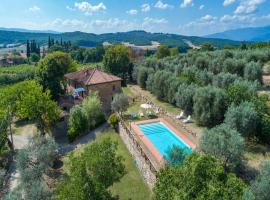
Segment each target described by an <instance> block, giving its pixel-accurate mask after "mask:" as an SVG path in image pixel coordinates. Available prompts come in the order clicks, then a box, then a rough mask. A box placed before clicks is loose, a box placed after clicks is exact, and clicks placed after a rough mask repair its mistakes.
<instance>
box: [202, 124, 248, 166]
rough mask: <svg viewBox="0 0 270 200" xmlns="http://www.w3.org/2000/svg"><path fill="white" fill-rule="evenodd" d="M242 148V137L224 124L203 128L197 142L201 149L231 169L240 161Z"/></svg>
mask: <svg viewBox="0 0 270 200" xmlns="http://www.w3.org/2000/svg"><path fill="white" fill-rule="evenodd" d="M244 148H245V143H244V139H243V137H242V136H241V135H240V134H239V133H238V132H237V131H236V130H234V129H232V128H231V127H229V126H227V125H225V124H222V125H220V126H216V127H214V128H212V129H205V130H204V133H203V135H202V137H201V139H200V144H199V149H200V150H201V151H203V152H205V153H207V154H209V155H212V156H214V157H215V158H216V159H218V160H220V161H221V163H222V165H223V166H224V168H225V169H233V168H234V167H236V166H237V165H238V164H239V163H240V162H241V159H242V155H243V152H244Z"/></svg>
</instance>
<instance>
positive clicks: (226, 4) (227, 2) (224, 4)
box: [223, 0, 236, 6]
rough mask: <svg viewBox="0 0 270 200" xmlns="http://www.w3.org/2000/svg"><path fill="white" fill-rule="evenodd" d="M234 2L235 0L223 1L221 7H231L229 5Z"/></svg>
mask: <svg viewBox="0 0 270 200" xmlns="http://www.w3.org/2000/svg"><path fill="white" fill-rule="evenodd" d="M235 1H236V0H224V2H223V6H228V5H231V4H233V3H234V2H235Z"/></svg>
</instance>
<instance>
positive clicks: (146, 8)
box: [141, 3, 151, 12]
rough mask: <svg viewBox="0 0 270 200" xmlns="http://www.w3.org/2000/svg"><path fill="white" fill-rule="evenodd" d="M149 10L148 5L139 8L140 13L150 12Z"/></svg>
mask: <svg viewBox="0 0 270 200" xmlns="http://www.w3.org/2000/svg"><path fill="white" fill-rule="evenodd" d="M150 9H151V7H150V5H149V4H148V3H146V4H143V5H142V6H141V11H142V12H148V11H150Z"/></svg>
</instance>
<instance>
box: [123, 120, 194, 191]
mask: <svg viewBox="0 0 270 200" xmlns="http://www.w3.org/2000/svg"><path fill="white" fill-rule="evenodd" d="M156 122H162V123H164V124H165V125H166V126H167V127H168V128H169V129H170V130H171V131H172V132H173V133H175V134H176V135H177V136H178V137H180V138H181V139H182V140H183V141H184V142H185V143H186V144H188V145H189V146H190V147H191V148H192V149H195V148H196V145H195V144H194V143H192V142H191V141H190V140H189V139H188V138H187V137H186V136H185V135H184V133H181V132H179V131H178V130H177V129H176V128H174V127H173V126H172V125H171V124H170V123H168V122H167V121H166V120H164V119H163V118H157V119H150V120H144V121H138V122H132V123H130V124H129V125H127V124H126V123H125V122H124V121H122V120H120V122H119V134H120V137H121V138H122V140H123V142H124V143H125V145H126V147H127V149H128V150H129V152H130V153H131V155H132V157H133V159H134V161H135V163H136V165H137V168H138V169H139V171H140V173H141V175H142V176H143V178H144V180H145V182H146V183H147V184H148V185H149V186H150V188H153V186H154V184H155V182H156V175H157V173H158V171H159V170H160V169H161V168H162V167H164V165H165V160H164V158H163V156H162V155H161V154H160V152H159V151H158V150H157V149H156V148H155V147H154V146H153V144H152V143H151V142H150V141H149V140H148V139H147V138H146V136H145V135H144V133H143V132H142V131H141V130H140V129H139V127H138V125H142V124H149V123H156Z"/></svg>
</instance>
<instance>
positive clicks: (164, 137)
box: [138, 122, 191, 158]
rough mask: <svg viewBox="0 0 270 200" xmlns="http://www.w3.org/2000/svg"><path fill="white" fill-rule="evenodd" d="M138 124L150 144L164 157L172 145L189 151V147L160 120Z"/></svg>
mask: <svg viewBox="0 0 270 200" xmlns="http://www.w3.org/2000/svg"><path fill="white" fill-rule="evenodd" d="M138 126H139V129H140V130H141V131H142V132H143V133H144V134H145V136H146V137H147V138H148V139H149V140H150V141H151V142H152V144H153V145H154V146H155V148H156V149H157V150H158V151H159V152H160V153H161V154H162V155H163V157H164V158H166V157H167V154H168V151H169V150H170V149H171V148H172V147H173V146H178V147H180V148H184V149H185V151H186V152H187V153H190V152H191V148H190V147H189V146H188V145H187V144H186V143H185V142H184V141H182V140H181V139H180V138H179V137H178V136H176V135H175V134H174V133H173V132H172V131H171V130H170V129H169V128H168V127H167V126H166V125H165V124H163V123H162V122H155V123H149V124H141V125H138Z"/></svg>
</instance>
